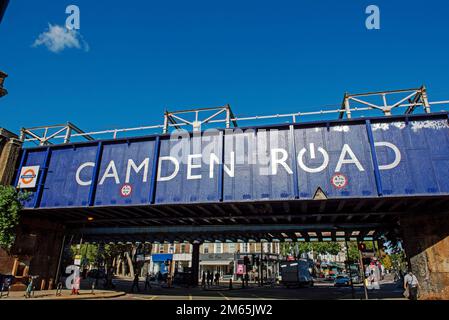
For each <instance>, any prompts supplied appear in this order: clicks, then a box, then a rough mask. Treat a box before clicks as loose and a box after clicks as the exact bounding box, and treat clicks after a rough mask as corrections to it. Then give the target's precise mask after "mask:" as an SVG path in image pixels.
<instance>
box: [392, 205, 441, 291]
mask: <svg viewBox="0 0 449 320" xmlns="http://www.w3.org/2000/svg"><path fill="white" fill-rule="evenodd" d="M400 223H401V228H402V232H403V239H404V247H405V248H404V249H405V252H406V254H407V257H408V259H409V263H410V266H411V268H412V270H413V272H414V273H415V275H416V276H417V278H418V281H419V283H420V285H421V299H449V213H446V214H443V213H429V214H423V215H419V216H415V215H410V216H404V217H402V218H401V220H400Z"/></svg>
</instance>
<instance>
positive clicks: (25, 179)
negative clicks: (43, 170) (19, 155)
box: [17, 166, 40, 189]
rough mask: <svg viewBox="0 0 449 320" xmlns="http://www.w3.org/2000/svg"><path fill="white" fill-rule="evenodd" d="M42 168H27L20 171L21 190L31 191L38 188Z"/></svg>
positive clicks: (18, 186)
mask: <svg viewBox="0 0 449 320" xmlns="http://www.w3.org/2000/svg"><path fill="white" fill-rule="evenodd" d="M39 168H40V166H25V167H22V169H21V170H20V176H19V183H18V184H17V188H19V189H31V188H35V187H36V183H37V178H38V175H39Z"/></svg>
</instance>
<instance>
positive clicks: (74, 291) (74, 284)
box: [71, 272, 81, 295]
mask: <svg viewBox="0 0 449 320" xmlns="http://www.w3.org/2000/svg"><path fill="white" fill-rule="evenodd" d="M80 283H81V276H80V274H79V273H78V274H77V273H76V272H75V274H74V277H73V282H72V292H71V294H72V295H73V294H76V295H78V294H80V292H79V290H80Z"/></svg>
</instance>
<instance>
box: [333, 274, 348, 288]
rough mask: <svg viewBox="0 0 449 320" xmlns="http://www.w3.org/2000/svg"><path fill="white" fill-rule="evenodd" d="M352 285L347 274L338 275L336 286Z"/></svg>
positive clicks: (335, 281)
mask: <svg viewBox="0 0 449 320" xmlns="http://www.w3.org/2000/svg"><path fill="white" fill-rule="evenodd" d="M350 285H351V279H350V278H349V277H348V276H347V275H338V276H336V277H335V280H334V286H336V287H348V286H350Z"/></svg>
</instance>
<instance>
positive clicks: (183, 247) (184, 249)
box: [181, 243, 186, 253]
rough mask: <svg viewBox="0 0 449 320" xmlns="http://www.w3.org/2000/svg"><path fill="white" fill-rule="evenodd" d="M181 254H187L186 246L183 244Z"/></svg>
mask: <svg viewBox="0 0 449 320" xmlns="http://www.w3.org/2000/svg"><path fill="white" fill-rule="evenodd" d="M181 253H186V244H185V243H181Z"/></svg>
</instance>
